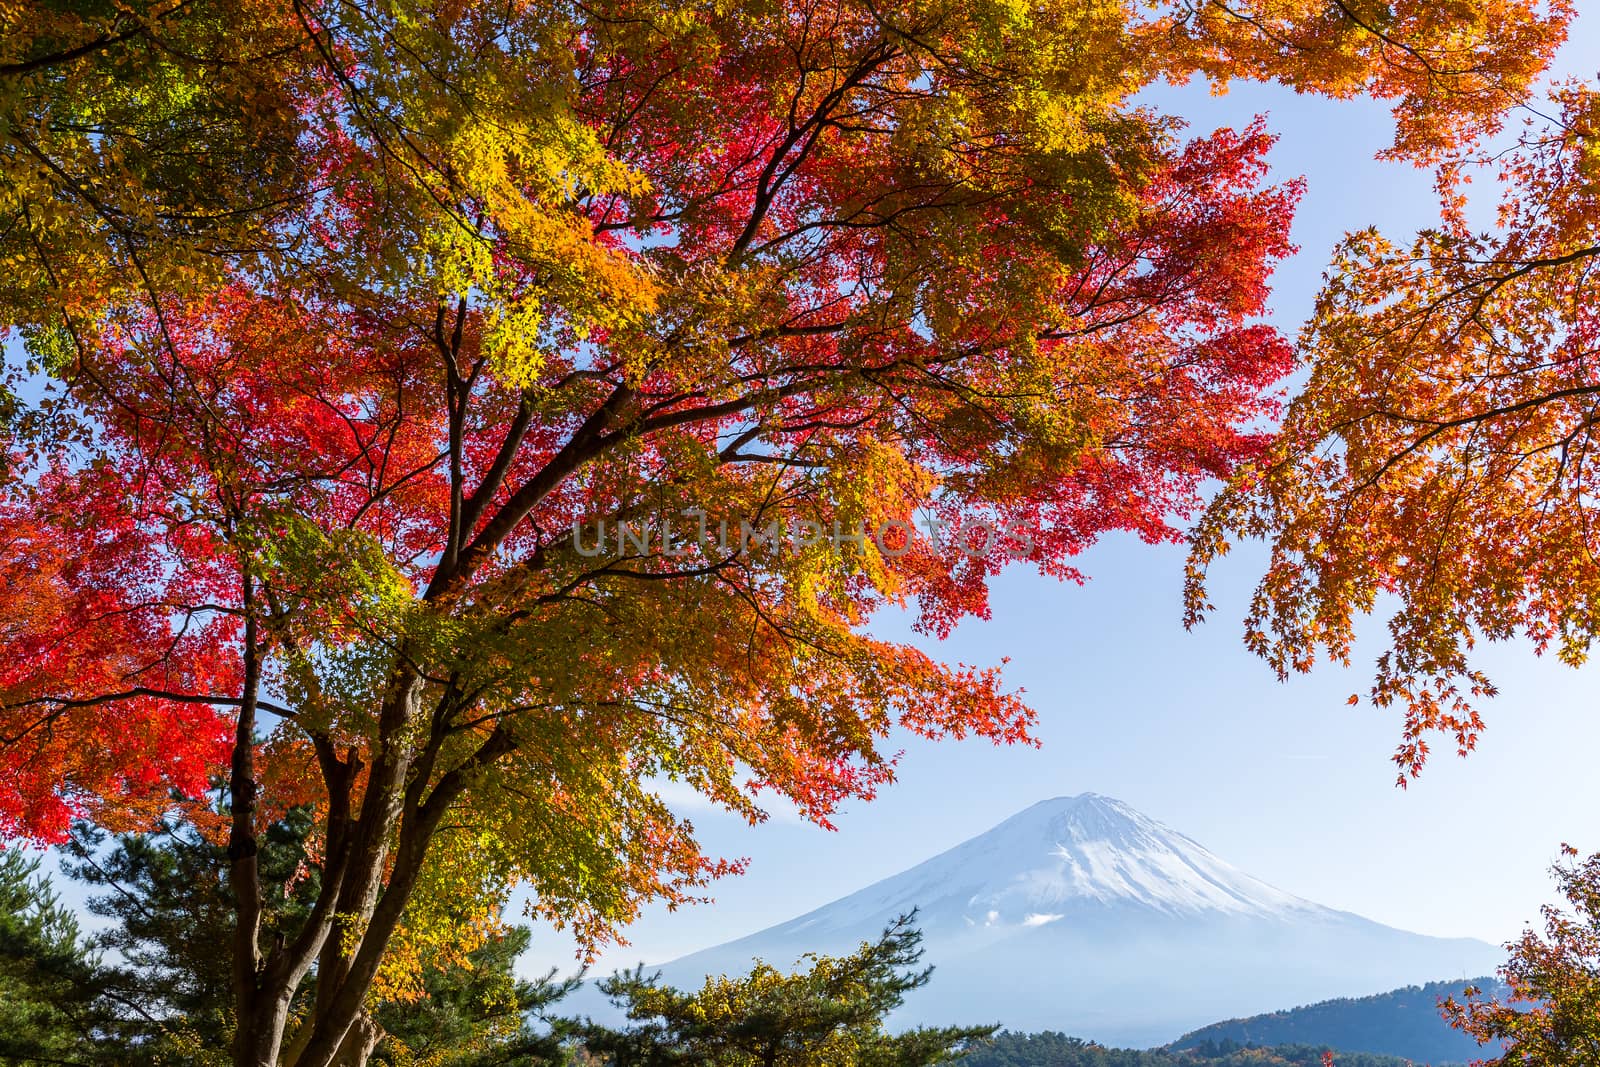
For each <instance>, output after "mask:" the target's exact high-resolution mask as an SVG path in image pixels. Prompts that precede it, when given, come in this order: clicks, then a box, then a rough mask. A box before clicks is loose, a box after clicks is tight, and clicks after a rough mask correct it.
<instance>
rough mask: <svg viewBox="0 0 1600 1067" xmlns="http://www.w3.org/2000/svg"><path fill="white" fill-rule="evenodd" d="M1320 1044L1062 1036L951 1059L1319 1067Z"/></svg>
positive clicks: (994, 1063) (1012, 1066) (1001, 1044)
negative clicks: (1150, 1044) (1118, 1042)
mask: <svg viewBox="0 0 1600 1067" xmlns="http://www.w3.org/2000/svg"><path fill="white" fill-rule="evenodd" d="M1325 1051H1327V1046H1324V1045H1316V1046H1313V1045H1288V1046H1283V1047H1281V1048H1241V1047H1239V1046H1238V1045H1236V1044H1234V1043H1232V1042H1217V1043H1212V1044H1209V1045H1206V1046H1204V1047H1202V1048H1198V1049H1185V1050H1182V1051H1179V1050H1175V1049H1127V1048H1106V1047H1105V1046H1104V1045H1096V1044H1093V1043H1091V1042H1088V1041H1084V1040H1082V1039H1081V1038H1076V1037H1068V1036H1066V1035H1065V1034H1057V1033H1048V1032H1047V1033H1042V1034H1014V1033H1010V1032H1006V1033H1001V1034H997V1035H996V1036H995V1038H994V1039H993V1043H992V1044H990V1045H988V1046H986V1047H983V1048H979V1049H976V1050H975V1051H973V1052H969V1053H967V1054H966V1055H965V1056H963V1057H961V1058H960V1059H959V1060H956V1061H955V1063H956V1064H957V1065H958V1067H1322V1054H1323V1053H1324V1052H1325ZM1334 1055H1335V1057H1336V1058H1335V1061H1334V1062H1335V1064H1336V1067H1409V1065H1408V1064H1407V1061H1405V1060H1403V1059H1401V1058H1399V1057H1397V1056H1375V1055H1372V1054H1370V1053H1364V1052H1353V1053H1352V1052H1338V1051H1335V1053H1334Z"/></svg>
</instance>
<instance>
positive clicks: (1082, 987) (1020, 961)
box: [665, 793, 1499, 1043]
mask: <svg viewBox="0 0 1600 1067" xmlns="http://www.w3.org/2000/svg"><path fill="white" fill-rule="evenodd" d="M912 909H916V910H917V924H918V926H919V928H920V929H921V930H922V933H923V936H924V941H923V944H924V947H925V948H926V950H927V957H926V958H927V961H928V962H930V963H933V964H935V965H936V966H937V968H938V972H937V975H936V978H935V981H934V983H933V985H932V986H931V987H930V988H929V989H928V990H924V991H921V992H919V993H918V995H917V998H916V1000H915V1002H914V1003H909V1004H908V1005H907V1007H906V1008H905V1009H904V1010H903V1012H902V1017H901V1022H902V1023H905V1024H910V1023H946V1022H952V1021H974V1020H983V1021H989V1022H994V1021H1000V1022H1003V1023H1004V1024H1005V1025H1007V1026H1010V1027H1013V1028H1021V1029H1063V1030H1067V1031H1069V1032H1072V1033H1076V1034H1079V1035H1080V1036H1085V1037H1093V1038H1096V1039H1098V1040H1102V1041H1112V1042H1122V1043H1134V1042H1141V1043H1145V1042H1153V1041H1156V1040H1170V1039H1171V1038H1173V1037H1176V1036H1177V1035H1178V1034H1181V1033H1184V1032H1185V1031H1187V1030H1191V1029H1193V1028H1194V1027H1195V1026H1197V1025H1203V1024H1204V1023H1205V1022H1206V1021H1210V1020H1215V1019H1218V1018H1227V1017H1231V1016H1242V1015H1247V1014H1251V1013H1254V1012H1259V1011H1265V1010H1271V1009H1274V1008H1281V1007H1288V1006H1291V1005H1293V1004H1296V1003H1310V1002H1312V1001H1316V1000H1325V999H1327V998H1329V997H1333V996H1350V995H1358V994H1363V993H1375V992H1379V991H1382V990H1386V989H1393V988H1395V987H1397V986H1400V985H1405V984H1407V983H1412V982H1420V981H1430V980H1435V979H1446V978H1457V977H1461V978H1469V977H1472V976H1475V975H1479V974H1485V973H1487V972H1488V971H1489V970H1491V969H1492V968H1493V966H1494V963H1495V962H1496V961H1497V960H1498V958H1499V953H1498V950H1496V949H1495V948H1494V947H1493V946H1491V945H1488V944H1485V943H1483V942H1481V941H1471V940H1443V939H1439V938H1430V937H1423V936H1420V935H1417V934H1412V933H1407V932H1405V931H1403V930H1396V929H1393V928H1391V927H1387V926H1382V925H1380V924H1378V923H1374V922H1371V921H1369V920H1366V919H1363V918H1361V917H1359V916H1356V915H1351V914H1349V913H1348V912H1341V911H1335V910H1333V909H1330V908H1325V907H1322V906H1321V905H1318V904H1314V903H1312V902H1310V901H1308V900H1304V899H1302V898H1300V897H1296V896H1293V895H1291V894H1289V893H1285V892H1283V891H1282V890H1279V889H1275V888H1273V887H1272V886H1270V885H1268V884H1267V883H1265V882H1263V881H1261V880H1259V879H1257V878H1253V877H1251V876H1250V875H1248V874H1245V873H1244V872H1243V871H1241V870H1239V869H1238V868H1236V867H1234V866H1232V865H1231V864H1229V863H1227V862H1225V861H1223V860H1222V859H1220V858H1218V857H1217V856H1215V855H1214V854H1212V853H1211V852H1210V851H1209V850H1207V849H1206V848H1205V847H1203V846H1202V845H1200V844H1199V843H1198V842H1196V841H1194V840H1192V839H1190V838H1188V837H1185V836H1184V835H1183V834H1180V833H1178V832H1177V831H1176V830H1173V829H1171V828H1170V827H1167V826H1165V825H1163V824H1162V823H1159V822H1157V821H1156V820H1154V819H1151V818H1149V817H1148V816H1145V815H1143V814H1141V813H1139V812H1138V811H1135V810H1134V809H1133V808H1131V807H1129V806H1128V805H1126V804H1123V803H1122V802H1120V801H1117V800H1113V799H1111V798H1110V797H1104V796H1099V795H1097V794H1094V793H1083V794H1081V795H1079V796H1072V797H1056V798H1054V799H1051V800H1045V801H1041V802H1040V803H1038V804H1035V805H1033V806H1032V807H1029V808H1027V809H1025V810H1023V811H1020V812H1018V813H1017V814H1016V815H1013V816H1012V817H1011V818H1009V819H1006V820H1005V821H1004V822H1002V823H1000V824H999V825H997V826H995V827H993V828H992V829H990V830H988V831H987V832H985V833H982V834H979V835H978V836H977V837H974V838H971V839H970V840H967V841H964V842H962V843H961V844H959V845H956V846H955V847H954V848H951V849H949V850H947V851H945V852H942V853H940V854H939V855H937V856H934V857H933V858H931V859H928V860H926V861H924V862H922V863H919V864H917V865H916V866H915V867H911V868H909V869H908V870H905V871H902V872H901V873H900V874H897V875H895V876H893V877H891V878H886V879H884V880H882V881H880V882H877V883H876V884H873V885H869V886H867V887H866V888H865V889H862V890H859V891H857V892H855V893H851V894H850V895H849V896H846V897H842V898H840V899H838V900H835V901H834V902H833V903H831V904H827V905H825V906H823V907H821V908H818V909H816V910H815V911H812V912H809V913H807V914H805V915H801V916H799V917H798V918H795V919H792V920H790V921H788V922H786V923H781V924H779V925H777V926H773V927H769V928H768V929H766V930H763V931H761V932H759V933H756V934H751V935H750V936H748V937H744V938H740V939H739V940H736V941H730V942H727V943H725V944H722V945H718V946H716V947H714V948H709V949H705V950H703V951H701V952H697V953H695V954H694V955H691V956H687V957H684V958H683V959H680V960H677V961H675V962H673V963H670V964H668V965H666V967H665V974H666V975H667V977H668V979H669V980H671V981H673V982H675V983H676V984H679V985H688V986H693V985H698V983H699V981H700V979H701V977H703V976H704V975H707V974H715V973H735V972H742V971H744V970H746V969H748V967H749V965H750V961H751V959H752V958H753V957H759V958H761V959H764V960H766V961H768V962H769V963H773V964H776V965H778V966H787V965H789V964H790V963H791V962H793V961H795V960H797V959H798V958H799V957H801V956H802V955H803V954H804V953H806V952H825V953H837V952H844V951H849V950H851V949H853V948H855V947H856V946H857V945H859V944H860V943H861V942H862V941H863V940H867V939H870V938H872V937H874V936H876V935H877V934H878V933H879V932H880V931H881V930H882V929H883V928H884V926H885V925H886V924H887V923H888V922H889V921H890V920H892V919H894V918H895V917H896V916H898V915H901V914H904V913H906V912H909V911H911V910H912Z"/></svg>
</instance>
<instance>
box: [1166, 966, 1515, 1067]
mask: <svg viewBox="0 0 1600 1067" xmlns="http://www.w3.org/2000/svg"><path fill="white" fill-rule="evenodd" d="M1468 985H1473V986H1477V987H1478V988H1479V989H1482V990H1484V991H1485V992H1487V993H1490V994H1493V995H1504V994H1505V993H1506V988H1505V986H1504V985H1502V984H1501V983H1500V982H1499V981H1497V980H1495V979H1493V978H1478V979H1474V980H1473V981H1471V982H1433V983H1430V984H1428V985H1424V986H1420V987H1419V986H1407V987H1405V988H1404V989H1395V990H1392V991H1390V992H1388V993H1380V994H1378V995H1376V996H1370V997H1360V998H1341V999H1339V1000H1328V1001H1323V1002H1322V1003H1320V1004H1308V1005H1306V1006H1305V1007H1300V1008H1291V1009H1289V1010H1287V1011H1276V1012H1272V1013H1271V1014H1268V1015H1256V1016H1253V1017H1251V1018H1248V1019H1229V1020H1228V1021H1227V1022H1220V1023H1212V1024H1211V1025H1210V1026H1206V1027H1202V1028H1201V1029H1199V1030H1196V1031H1194V1032H1193V1033H1188V1034H1185V1035H1183V1037H1181V1038H1179V1039H1178V1040H1177V1041H1174V1042H1173V1043H1172V1044H1171V1045H1170V1046H1168V1047H1169V1048H1172V1049H1174V1050H1182V1049H1215V1048H1216V1047H1218V1046H1226V1045H1229V1044H1232V1045H1288V1044H1304V1045H1327V1046H1330V1047H1332V1048H1336V1049H1341V1050H1345V1051H1351V1052H1374V1053H1383V1054H1387V1055H1390V1056H1403V1057H1405V1058H1406V1059H1409V1060H1412V1061H1414V1062H1416V1063H1431V1064H1434V1065H1435V1067H1438V1065H1440V1064H1446V1063H1470V1062H1471V1061H1473V1060H1480V1059H1488V1058H1490V1057H1492V1056H1493V1055H1494V1054H1495V1052H1494V1050H1493V1049H1485V1048H1482V1047H1480V1046H1479V1045H1478V1043H1477V1042H1476V1041H1474V1040H1472V1038H1470V1037H1468V1036H1467V1035H1465V1034H1463V1033H1461V1031H1459V1030H1454V1029H1452V1028H1451V1027H1450V1026H1449V1024H1448V1023H1446V1022H1445V1021H1444V1019H1442V1018H1441V1017H1440V1015H1439V1007H1438V1005H1439V1001H1440V999H1442V998H1444V997H1449V996H1454V997H1456V998H1458V999H1459V998H1460V997H1461V990H1462V988H1463V987H1464V986H1468Z"/></svg>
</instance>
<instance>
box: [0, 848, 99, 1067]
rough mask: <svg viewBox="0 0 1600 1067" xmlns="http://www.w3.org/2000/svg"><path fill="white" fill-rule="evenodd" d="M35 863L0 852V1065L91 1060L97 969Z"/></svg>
mask: <svg viewBox="0 0 1600 1067" xmlns="http://www.w3.org/2000/svg"><path fill="white" fill-rule="evenodd" d="M39 868H40V860H39V858H38V857H36V856H35V857H30V856H28V855H26V854H24V853H22V852H20V851H17V850H15V849H4V850H0V1064H51V1063H59V1064H69V1063H72V1064H76V1063H88V1062H92V1061H93V1059H94V1058H95V1054H96V1051H97V1049H98V1044H99V1043H98V1041H97V1037H98V1035H99V1025H98V1024H99V1021H100V1018H101V1010H102V1009H101V997H100V989H99V981H98V980H99V975H100V969H99V966H98V963H97V961H96V959H95V957H94V955H93V954H92V952H91V951H90V949H89V946H88V944H87V942H86V941H85V939H84V937H83V935H82V932H81V931H80V929H79V927H78V921H77V919H76V917H75V916H74V915H73V914H72V912H71V911H70V910H69V909H68V908H66V907H64V906H63V905H62V904H61V901H60V899H59V898H58V897H57V896H56V894H55V893H54V892H53V891H52V890H51V888H50V884H49V881H48V880H47V879H46V878H45V877H44V876H43V875H41V874H40V873H39Z"/></svg>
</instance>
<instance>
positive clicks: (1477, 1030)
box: [1443, 846, 1600, 1067]
mask: <svg viewBox="0 0 1600 1067" xmlns="http://www.w3.org/2000/svg"><path fill="white" fill-rule="evenodd" d="M1562 852H1563V857H1564V858H1563V860H1562V862H1560V863H1557V864H1556V865H1555V867H1554V868H1553V872H1554V874H1555V877H1556V883H1557V884H1558V885H1559V886H1560V888H1561V895H1562V896H1564V897H1565V898H1566V899H1567V903H1568V905H1569V907H1568V909H1563V908H1559V907H1552V906H1548V905H1547V906H1546V907H1545V908H1543V909H1542V910H1543V912H1544V922H1545V929H1544V935H1543V936H1540V934H1539V932H1538V931H1536V930H1531V929H1530V930H1526V931H1524V932H1523V934H1522V937H1520V938H1518V939H1517V940H1516V941H1514V942H1512V943H1511V944H1510V945H1509V946H1507V947H1508V948H1509V949H1510V950H1511V958H1510V959H1509V960H1508V961H1507V962H1506V963H1505V964H1504V965H1503V966H1502V967H1501V968H1500V977H1501V978H1502V980H1504V981H1505V983H1506V984H1507V985H1508V986H1510V987H1511V992H1510V994H1509V995H1508V996H1507V997H1506V998H1505V999H1504V1000H1501V999H1499V998H1497V997H1485V996H1484V995H1483V994H1482V991H1481V990H1478V989H1474V988H1470V987H1469V988H1468V989H1467V990H1465V991H1464V993H1463V997H1464V998H1465V999H1463V1000H1457V999H1455V998H1454V997H1451V998H1450V999H1449V1000H1447V1001H1446V1002H1445V1003H1444V1005H1443V1010H1444V1015H1445V1018H1446V1019H1447V1020H1448V1021H1449V1022H1450V1025H1451V1026H1454V1027H1455V1028H1456V1029H1458V1030H1461V1031H1462V1032H1463V1033H1466V1034H1469V1035H1471V1036H1472V1037H1474V1038H1476V1039H1477V1041H1478V1043H1479V1044H1480V1045H1484V1046H1486V1049H1487V1050H1488V1051H1497V1052H1498V1055H1496V1056H1495V1057H1494V1058H1493V1059H1485V1060H1484V1061H1482V1062H1483V1064H1484V1067H1498V1065H1502V1064H1503V1065H1506V1067H1510V1065H1511V1064H1525V1065H1527V1067H1578V1065H1579V1064H1587V1063H1593V1062H1594V1061H1595V1057H1596V1056H1600V1013H1597V1010H1596V1005H1597V1004H1600V855H1595V856H1589V857H1587V858H1585V859H1583V860H1582V861H1581V862H1579V861H1578V852H1577V850H1576V849H1573V848H1572V847H1571V846H1563V849H1562Z"/></svg>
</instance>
